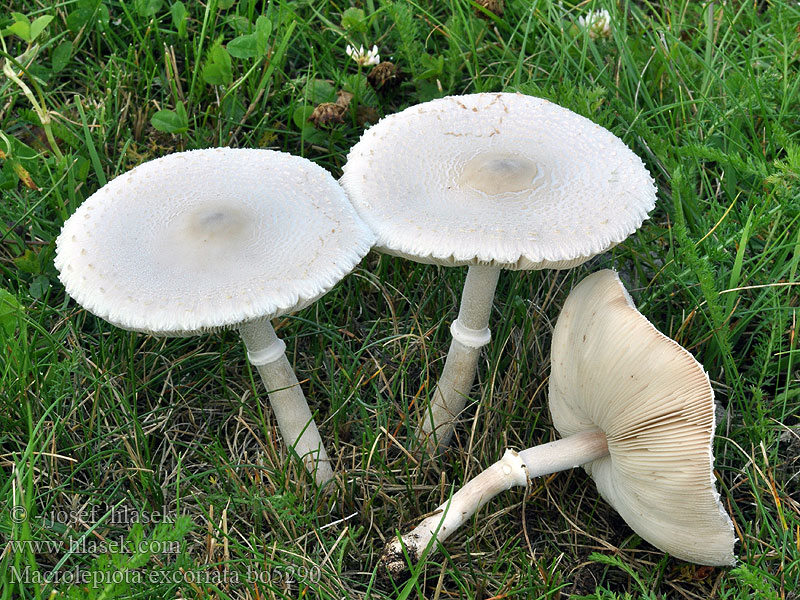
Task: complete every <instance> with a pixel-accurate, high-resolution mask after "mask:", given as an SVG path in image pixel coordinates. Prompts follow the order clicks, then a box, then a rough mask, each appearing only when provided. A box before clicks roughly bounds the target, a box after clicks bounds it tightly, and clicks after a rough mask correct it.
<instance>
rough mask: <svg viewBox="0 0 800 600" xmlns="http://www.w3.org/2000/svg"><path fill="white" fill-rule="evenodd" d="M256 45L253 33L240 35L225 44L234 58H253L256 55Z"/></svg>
mask: <svg viewBox="0 0 800 600" xmlns="http://www.w3.org/2000/svg"><path fill="white" fill-rule="evenodd" d="M257 47H258V44H257V39H256V35H255V34H254V33H251V34H249V35H240V36H239V37H237V38H234V39H232V40H231V41H230V42H228V44H227V45H226V48H227V49H228V52H230V53H231V56H234V57H236V58H255V57H256V56H257V55H258V51H257Z"/></svg>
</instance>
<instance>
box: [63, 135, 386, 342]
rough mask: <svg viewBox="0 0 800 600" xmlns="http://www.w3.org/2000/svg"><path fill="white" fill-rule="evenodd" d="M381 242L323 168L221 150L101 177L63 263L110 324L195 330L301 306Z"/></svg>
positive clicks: (69, 228) (83, 297)
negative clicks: (101, 183)
mask: <svg viewBox="0 0 800 600" xmlns="http://www.w3.org/2000/svg"><path fill="white" fill-rule="evenodd" d="M373 240H374V235H373V234H372V232H371V231H370V230H369V229H368V228H367V227H366V225H365V224H364V223H363V221H362V220H361V219H360V218H359V217H358V215H357V214H356V212H355V211H354V210H353V208H352V206H351V205H350V203H349V201H348V200H347V198H346V196H345V194H344V192H343V191H342V189H341V187H340V186H339V185H338V184H337V182H336V180H335V179H333V177H332V176H331V175H330V174H329V173H328V172H327V171H326V170H325V169H323V168H321V167H319V166H317V165H315V164H314V163H312V162H311V161H309V160H307V159H304V158H301V157H298V156H293V155H290V154H287V153H284V152H276V151H272V150H243V149H232V148H213V149H207V150H193V151H189V152H179V153H176V154H170V155H168V156H164V157H163V158H159V159H156V160H152V161H149V162H146V163H143V164H141V165H139V166H138V167H136V168H134V169H133V170H131V171H129V172H127V173H125V174H123V175H120V176H119V177H117V178H116V179H114V180H113V181H111V182H110V183H108V184H107V185H105V186H103V187H102V188H101V189H100V190H98V191H97V192H95V193H94V194H93V195H92V196H90V197H89V198H88V199H87V200H86V201H85V202H84V203H83V204H82V205H81V206H80V207H79V208H78V210H77V211H76V212H75V214H73V215H72V216H71V217H70V218H69V219H68V220H67V222H66V223H65V224H64V227H63V229H62V231H61V234H60V235H59V236H58V239H57V242H56V248H57V254H56V259H55V265H56V268H57V269H58V270H59V277H60V279H61V281H62V283H63V284H64V287H65V288H66V290H67V293H68V294H69V295H70V296H72V297H73V298H74V299H75V300H76V301H77V302H79V303H80V304H81V305H83V306H84V307H85V308H86V309H88V310H89V311H90V312H92V313H94V314H96V315H97V316H99V317H102V318H104V319H106V320H107V321H109V322H111V323H112V324H114V325H116V326H118V327H122V328H124V329H130V330H134V331H143V332H147V333H154V334H160V335H190V334H193V333H197V332H201V331H205V330H213V329H219V328H225V327H231V326H235V325H237V324H239V323H242V322H244V321H249V320H253V319H259V318H270V317H273V316H277V315H281V314H286V313H288V312H292V311H295V310H299V309H300V308H303V307H304V306H306V305H308V304H310V303H312V302H313V301H314V300H316V299H317V298H319V297H320V296H322V295H323V294H324V293H325V292H327V291H328V290H329V289H330V288H331V287H333V286H334V285H335V284H336V283H337V282H338V281H339V280H341V279H342V278H343V277H344V276H345V275H346V274H347V273H348V272H349V271H350V270H351V269H353V267H354V266H355V265H356V264H358V262H359V261H360V260H361V258H362V257H363V256H364V255H365V254H366V253H367V252H368V251H369V249H370V247H371V245H372V242H373Z"/></svg>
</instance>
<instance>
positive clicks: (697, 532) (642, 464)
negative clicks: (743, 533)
mask: <svg viewBox="0 0 800 600" xmlns="http://www.w3.org/2000/svg"><path fill="white" fill-rule="evenodd" d="M550 412H551V414H552V417H553V424H554V425H555V427H556V429H557V430H558V431H559V433H560V434H561V435H562V436H564V437H566V436H569V435H572V434H575V433H577V432H580V431H585V430H589V429H596V428H598V427H599V428H600V429H601V430H602V431H603V432H604V433H605V434H606V437H607V440H608V451H609V456H606V457H603V458H600V459H597V460H595V461H593V462H591V463H588V464H586V465H584V467H585V469H586V470H587V471H588V473H589V474H590V475H591V476H592V478H593V479H594V480H595V482H596V484H597V488H598V490H599V491H600V494H601V495H602V496H603V497H604V498H605V499H606V500H607V501H608V502H609V504H611V505H612V506H613V507H614V508H615V509H616V510H617V512H619V514H620V515H622V517H623V518H624V519H625V521H626V522H627V523H628V525H630V526H631V528H633V530H634V531H636V533H638V534H639V535H640V536H641V537H642V538H644V539H645V540H647V541H648V542H650V543H651V544H653V545H654V546H656V547H658V548H660V549H662V550H665V551H667V552H669V553H670V554H672V555H674V556H676V557H677V558H680V559H683V560H689V561H692V562H696V563H700V564H709V565H732V564H734V563H735V558H734V555H733V545H734V542H735V538H734V532H733V524H732V522H731V520H730V518H729V517H728V515H727V513H726V512H725V509H724V508H723V506H722V504H721V503H720V499H719V494H718V493H717V491H716V487H715V482H714V473H713V468H714V467H713V465H714V457H713V454H712V440H713V436H714V395H713V391H712V389H711V385H710V383H709V379H708V375H707V374H706V373H705V371H704V370H703V367H702V365H700V363H698V362H697V361H696V360H695V359H694V358H693V357H692V355H691V354H689V352H687V351H686V350H685V349H683V348H682V347H681V346H680V345H679V344H678V343H677V342H675V341H673V340H671V339H670V338H668V337H666V336H665V335H663V334H662V333H660V332H659V331H658V330H657V329H656V328H655V327H654V326H653V325H652V324H651V323H650V322H649V321H648V320H647V319H646V318H645V317H643V316H642V315H641V314H640V313H639V312H638V311H637V310H636V307H635V306H634V304H633V301H632V300H631V298H630V296H629V295H628V293H627V292H626V291H625V288H624V287H623V285H622V283H621V282H620V280H619V277H618V276H617V274H616V273H615V272H613V271H608V270H606V271H600V272H598V273H594V274H592V275H590V276H589V277H587V278H586V279H584V280H583V281H582V282H581V283H580V284H579V285H578V286H576V287H575V289H574V290H573V291H572V292H571V293H570V295H569V298H568V299H567V301H566V303H565V304H564V308H563V310H562V312H561V315H560V316H559V318H558V322H557V324H556V327H555V331H554V333H553V342H552V370H551V374H550Z"/></svg>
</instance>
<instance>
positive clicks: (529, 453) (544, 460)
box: [381, 429, 608, 577]
mask: <svg viewBox="0 0 800 600" xmlns="http://www.w3.org/2000/svg"><path fill="white" fill-rule="evenodd" d="M606 455H608V444H607V442H606V436H605V434H604V433H603V432H602V431H601V430H599V429H594V430H591V431H583V432H581V433H576V434H575V435H572V436H570V437H568V438H564V439H560V440H556V441H554V442H549V443H547V444H542V445H541V446H534V447H533V448H528V449H527V450H523V451H522V452H514V451H513V450H506V453H505V454H504V455H503V458H501V459H500V460H499V461H497V462H496V463H494V464H493V465H492V466H490V467H489V468H488V469H486V470H485V471H483V472H481V473H480V474H479V475H477V476H476V477H475V478H474V479H472V480H470V481H469V483H467V484H466V485H465V486H464V487H462V488H461V489H460V490H458V491H457V492H456V493H455V494H453V496H452V497H451V498H449V499H448V500H446V501H445V502H444V503H443V504H441V505H440V506H439V507H438V508H436V510H434V511H433V514H432V515H431V516H429V517H427V518H426V519H424V520H423V521H422V522H421V523H420V524H419V525H417V526H416V527H415V528H414V529H413V530H411V531H410V532H408V533H406V534H405V535H403V536H400V537H396V538H394V539H393V540H391V541H390V542H389V543H388V544H387V545H386V548H385V549H384V551H383V554H382V556H381V563H382V566H383V567H384V568H385V569H386V572H387V573H388V574H389V575H390V576H392V577H397V576H399V575H402V574H403V573H404V572H405V571H406V570H407V569H408V564H407V563H406V559H405V555H404V553H403V548H404V547H405V550H406V552H407V553H408V556H409V558H410V559H411V560H412V562H414V563H416V562H418V561H419V560H421V559H422V557H423V556H424V555H425V554H427V553H430V552H431V550H432V545H433V544H434V543H435V542H437V541H438V542H443V541H444V540H446V539H447V538H448V537H450V535H451V534H452V533H453V532H455V531H456V530H457V529H458V528H459V527H460V526H461V525H463V524H464V523H465V522H466V521H467V520H469V519H470V517H472V515H474V514H475V513H476V512H477V511H478V510H480V509H481V507H483V506H484V505H485V504H486V503H487V502H489V501H490V500H491V499H492V498H494V497H495V496H497V495H498V494H500V493H501V492H504V491H506V490H508V489H510V488H512V487H515V486H522V487H524V486H527V485H528V481H529V480H530V479H531V478H533V477H539V476H542V475H547V474H550V473H556V472H558V471H564V470H566V469H572V468H574V467H577V466H580V465H581V464H584V463H587V462H591V461H593V460H596V459H598V458H602V457H603V456H606Z"/></svg>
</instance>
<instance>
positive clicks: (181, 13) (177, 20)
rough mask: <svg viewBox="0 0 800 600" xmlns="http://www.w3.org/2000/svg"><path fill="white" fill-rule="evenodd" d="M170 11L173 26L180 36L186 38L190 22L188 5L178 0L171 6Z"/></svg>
mask: <svg viewBox="0 0 800 600" xmlns="http://www.w3.org/2000/svg"><path fill="white" fill-rule="evenodd" d="M169 13H170V14H171V15H172V26H173V27H175V29H177V30H178V37H180V38H186V37H187V33H186V26H187V23H188V22H189V19H188V17H189V14H188V12H187V11H186V6H185V5H184V4H183V2H181V0H178V1H177V2H176V3H175V4H173V5H172V6H170V7H169Z"/></svg>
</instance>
